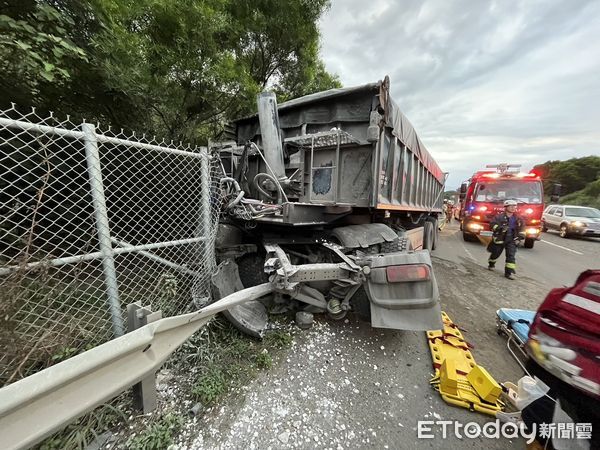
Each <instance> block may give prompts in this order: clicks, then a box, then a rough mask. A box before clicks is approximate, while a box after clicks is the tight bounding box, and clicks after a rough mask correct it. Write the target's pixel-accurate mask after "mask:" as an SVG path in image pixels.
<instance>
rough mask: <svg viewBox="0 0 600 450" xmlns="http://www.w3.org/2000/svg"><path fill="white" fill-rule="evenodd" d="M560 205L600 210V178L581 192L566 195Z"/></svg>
mask: <svg viewBox="0 0 600 450" xmlns="http://www.w3.org/2000/svg"><path fill="white" fill-rule="evenodd" d="M560 203H563V204H569V205H582V206H592V207H594V208H598V209H600V178H599V179H597V180H596V181H592V182H591V183H588V185H587V186H586V187H585V188H584V189H581V190H580V191H576V192H573V193H572V194H568V195H565V196H564V197H562V198H561V199H560Z"/></svg>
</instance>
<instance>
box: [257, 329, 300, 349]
mask: <svg viewBox="0 0 600 450" xmlns="http://www.w3.org/2000/svg"><path fill="white" fill-rule="evenodd" d="M293 341H294V338H293V337H292V335H291V334H290V333H288V332H287V331H283V330H273V331H270V332H269V333H267V334H266V335H265V337H264V338H263V342H264V344H265V346H266V347H275V348H287V347H289V346H290V345H292V342H293Z"/></svg>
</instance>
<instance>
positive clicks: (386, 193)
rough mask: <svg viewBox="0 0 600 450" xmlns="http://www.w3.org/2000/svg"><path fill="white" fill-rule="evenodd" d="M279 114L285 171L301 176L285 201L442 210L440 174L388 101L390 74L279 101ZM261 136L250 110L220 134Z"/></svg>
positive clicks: (232, 137) (247, 137)
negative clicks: (373, 80)
mask: <svg viewBox="0 0 600 450" xmlns="http://www.w3.org/2000/svg"><path fill="white" fill-rule="evenodd" d="M278 114H279V126H280V130H281V135H282V139H283V142H284V152H285V155H286V160H285V161H286V164H285V166H286V173H288V174H290V175H291V174H292V173H296V176H298V174H300V176H301V179H302V184H303V186H304V188H303V190H302V193H301V194H299V195H298V196H296V197H292V198H290V201H296V202H301V203H303V204H319V205H346V206H351V207H368V208H377V209H385V210H390V211H395V212H402V211H407V212H410V211H415V212H419V211H431V212H440V211H441V206H442V199H441V195H440V193H441V191H442V189H443V184H444V174H443V172H442V170H441V169H440V167H439V166H438V165H437V163H436V162H435V160H434V159H433V158H432V156H431V155H430V153H429V152H428V151H427V149H426V148H425V146H424V145H423V143H422V142H421V140H420V139H419V137H418V136H417V134H416V132H415V130H414V128H413V126H412V125H411V123H410V122H409V121H408V119H407V118H406V116H404V114H402V112H401V111H400V109H399V108H398V105H397V104H396V103H395V102H394V101H393V100H392V99H391V98H390V96H389V82H388V80H387V77H386V80H385V81H383V82H381V81H380V82H378V83H371V84H367V85H363V86H358V87H351V88H343V89H332V90H329V91H325V92H319V93H316V94H311V95H307V96H305V97H301V98H298V99H294V100H291V101H288V102H285V103H282V104H281V105H279V107H278ZM260 133H261V131H260V123H259V120H258V116H257V115H254V116H250V117H246V118H242V119H239V120H237V121H235V122H233V123H232V124H231V126H230V127H229V128H228V129H227V131H226V135H225V137H226V138H227V139H230V140H234V141H236V142H237V144H238V145H243V144H245V143H246V142H248V141H254V142H257V143H258V144H259V145H260V143H261V136H260ZM255 164H256V167H255V169H254V170H255V171H256V172H259V171H261V170H265V169H264V167H261V164H262V161H260V159H258V158H257V159H256V161H255ZM250 170H251V172H252V171H253V170H252V167H250ZM373 180H375V182H373Z"/></svg>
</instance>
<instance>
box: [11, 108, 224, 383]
mask: <svg viewBox="0 0 600 450" xmlns="http://www.w3.org/2000/svg"><path fill="white" fill-rule="evenodd" d="M221 175H222V166H221V165H220V162H219V160H218V159H217V158H211V157H210V155H208V153H207V150H206V149H205V148H192V147H189V146H188V147H184V146H182V145H175V144H173V143H166V142H164V141H163V142H156V141H155V140H152V139H146V138H145V137H143V136H142V137H139V138H138V137H136V136H135V134H133V135H131V136H128V135H124V134H123V132H122V131H121V132H120V133H114V132H111V130H110V129H109V130H107V131H106V132H104V133H100V132H99V131H97V130H96V127H95V126H94V125H92V124H87V123H83V124H74V123H72V122H71V121H70V120H69V119H68V118H67V120H63V121H61V120H58V119H57V118H55V117H53V116H52V115H50V116H48V117H40V116H38V115H37V114H36V113H35V111H32V112H30V113H29V114H24V115H23V114H19V112H18V111H17V110H16V109H15V108H14V107H13V108H11V109H9V110H6V111H0V385H5V384H8V383H11V382H13V381H16V380H17V379H19V378H22V377H25V376H27V375H29V374H31V373H33V372H35V371H38V370H41V369H43V368H45V367H47V366H49V365H51V364H53V363H55V362H57V361H60V360H63V359H66V358H68V357H69V356H71V355H73V354H76V353H79V352H81V351H84V350H86V349H88V348H91V347H93V346H96V345H98V344H100V343H102V342H105V341H107V340H109V339H111V338H113V337H115V336H119V335H121V334H123V333H124V332H125V323H124V318H125V309H126V305H127V304H130V303H133V302H138V301H139V302H141V303H142V304H143V305H149V306H150V307H151V308H152V309H153V310H162V312H163V315H164V316H169V315H173V314H178V313H183V312H188V311H191V310H195V309H197V308H198V307H200V306H202V305H203V304H205V303H206V302H207V301H208V298H209V292H210V290H209V278H210V275H211V273H212V271H213V269H214V265H215V262H214V250H213V249H214V240H215V236H216V230H217V223H218V218H219V209H220V203H221V190H220V188H219V178H220V176H221Z"/></svg>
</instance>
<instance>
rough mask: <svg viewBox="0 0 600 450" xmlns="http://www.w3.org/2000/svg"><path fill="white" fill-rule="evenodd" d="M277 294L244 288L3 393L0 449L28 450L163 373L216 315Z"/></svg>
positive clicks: (268, 287)
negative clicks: (171, 357) (170, 360)
mask: <svg viewBox="0 0 600 450" xmlns="http://www.w3.org/2000/svg"><path fill="white" fill-rule="evenodd" d="M272 291H273V286H272V285H271V284H270V283H265V284H261V285H258V286H254V287H251V288H247V289H243V290H241V291H237V292H235V293H234V294H231V295H229V296H227V297H225V298H223V299H221V300H219V301H218V302H216V303H213V304H211V305H209V306H206V307H205V308H203V309H201V310H200V311H198V312H194V313H189V314H183V315H179V316H175V317H169V318H165V319H160V320H158V321H156V322H152V323H150V324H148V325H146V326H144V327H142V328H139V329H137V330H134V331H132V332H130V333H127V334H125V335H123V336H121V337H119V338H116V339H114V340H112V341H110V342H107V343H105V344H102V345H100V346H98V347H96V348H94V349H92V350H89V351H87V352H85V353H82V354H79V355H77V356H74V357H72V358H70V359H68V360H67V361H63V362H62V363H59V364H57V365H55V366H52V367H49V368H47V369H45V370H42V371H41V372H38V373H36V374H34V375H31V376H29V377H27V378H24V379H22V380H19V381H17V382H15V383H12V384H10V385H9V386H6V387H4V388H2V389H0V448H2V449H4V450H12V449H25V448H28V447H30V446H32V445H35V444H36V443H38V442H40V441H41V440H42V439H44V438H45V437H47V436H49V435H50V434H52V433H53V432H54V431H56V430H58V429H60V428H61V427H63V426H64V425H66V424H68V423H70V422H71V421H73V420H74V419H75V418H77V417H78V416H80V415H81V414H84V413H85V412H87V411H90V410H92V409H93V408H95V407H96V406H98V405H100V404H102V403H104V402H106V401H108V400H110V399H111V398H113V397H115V396H117V395H118V394H120V393H121V392H123V391H124V390H125V389H127V388H129V387H130V386H132V385H134V384H135V383H137V382H139V381H140V380H142V379H143V378H145V377H146V376H147V375H148V374H151V373H153V372H155V371H156V370H158V368H159V367H160V366H161V365H162V364H163V363H164V362H165V361H166V359H167V358H168V356H169V355H170V354H171V353H173V352H174V351H175V350H176V349H177V347H179V346H180V345H181V344H182V343H183V342H185V340H186V339H188V338H189V337H190V336H191V335H192V334H194V333H195V332H196V331H197V330H199V329H200V328H201V327H202V326H204V325H206V324H207V323H208V322H209V320H210V319H211V318H212V317H213V316H214V315H215V314H217V313H219V312H221V311H224V310H226V309H229V308H232V307H234V306H236V305H240V304H242V303H245V302H247V301H251V300H256V299H258V298H260V297H262V296H264V295H267V294H269V293H271V292H272Z"/></svg>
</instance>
